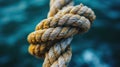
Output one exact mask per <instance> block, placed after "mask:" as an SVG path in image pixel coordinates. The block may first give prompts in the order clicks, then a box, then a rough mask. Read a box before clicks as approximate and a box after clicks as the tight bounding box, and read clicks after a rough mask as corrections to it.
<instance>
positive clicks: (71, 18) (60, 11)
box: [28, 0, 96, 67]
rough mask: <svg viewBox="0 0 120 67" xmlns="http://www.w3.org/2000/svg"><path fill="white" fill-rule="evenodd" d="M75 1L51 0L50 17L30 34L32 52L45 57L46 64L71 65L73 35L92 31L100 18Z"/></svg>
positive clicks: (53, 66)
mask: <svg viewBox="0 0 120 67" xmlns="http://www.w3.org/2000/svg"><path fill="white" fill-rule="evenodd" d="M72 3H73V1H72V0H51V2H50V12H49V14H48V18H47V19H44V20H43V21H41V22H40V23H39V24H38V25H37V26H36V28H35V31H34V32H32V33H30V34H29V35H28V42H29V43H30V46H29V52H30V54H32V55H35V56H36V57H39V58H45V60H44V63H43V67H67V65H68V63H69V61H70V60H71V56H72V53H71V48H70V43H71V41H72V38H73V36H74V35H75V34H78V33H79V34H80V33H84V32H86V31H88V30H89V28H90V26H91V24H92V22H93V21H94V19H95V17H96V16H95V14H94V12H93V11H92V10H91V9H90V8H88V7H87V6H84V5H82V4H80V5H77V6H73V4H72Z"/></svg>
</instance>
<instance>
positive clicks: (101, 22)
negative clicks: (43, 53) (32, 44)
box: [0, 0, 120, 67]
mask: <svg viewBox="0 0 120 67" xmlns="http://www.w3.org/2000/svg"><path fill="white" fill-rule="evenodd" d="M74 2H75V5H78V4H80V3H81V2H82V3H83V4H84V5H87V6H88V7H91V8H92V9H93V10H94V11H95V14H96V16H97V18H96V20H95V22H94V24H93V26H92V28H91V29H90V31H88V32H87V33H85V34H82V35H76V36H75V37H74V39H73V41H72V43H71V46H72V52H73V56H72V60H71V62H70V64H69V67H120V0H74ZM48 11H49V0H0V67H41V66H42V63H43V59H37V58H35V57H33V56H31V55H30V54H29V53H28V51H27V49H28V46H29V44H28V42H27V35H28V34H29V33H30V32H32V31H33V30H34V28H35V26H36V24H38V23H39V22H40V21H41V20H42V19H44V18H46V17H47V13H48Z"/></svg>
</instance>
